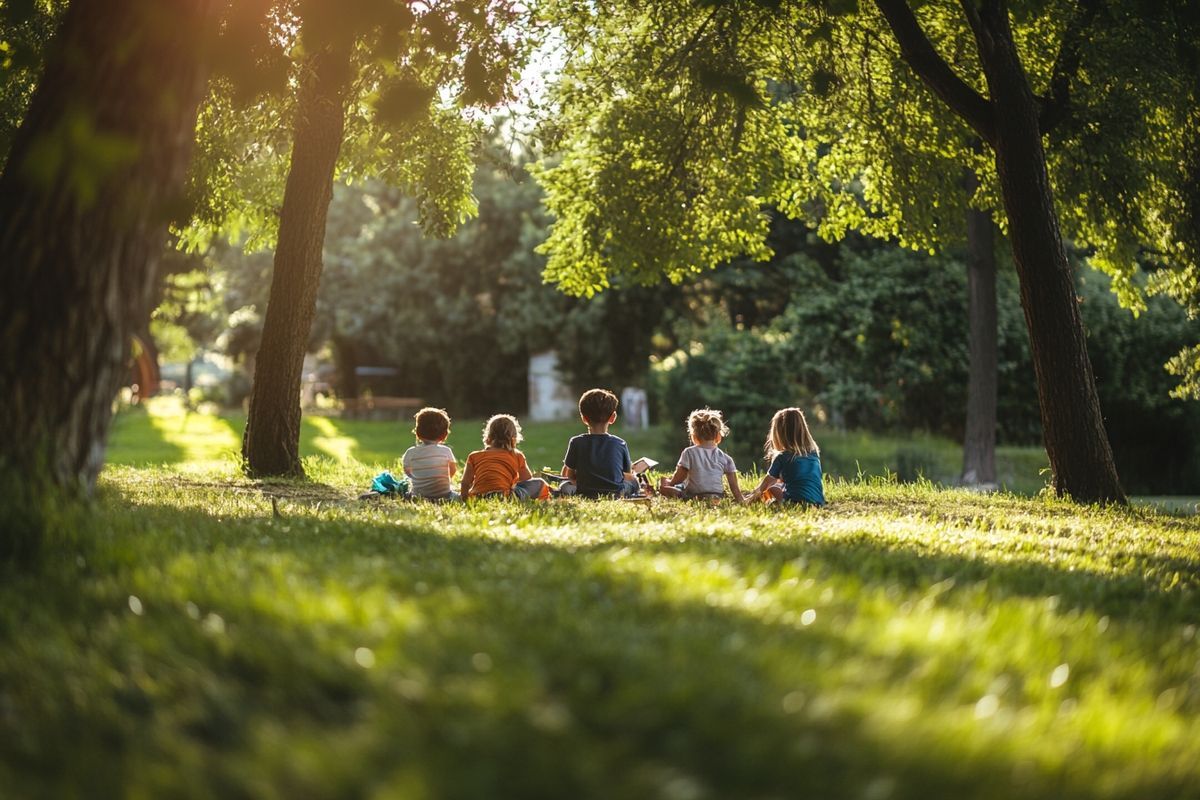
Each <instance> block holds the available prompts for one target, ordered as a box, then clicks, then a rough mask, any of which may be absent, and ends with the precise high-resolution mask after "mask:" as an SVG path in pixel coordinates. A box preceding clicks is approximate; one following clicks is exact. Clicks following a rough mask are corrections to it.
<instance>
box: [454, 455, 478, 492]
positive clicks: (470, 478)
mask: <svg viewBox="0 0 1200 800" xmlns="http://www.w3.org/2000/svg"><path fill="white" fill-rule="evenodd" d="M473 483H475V470H474V469H473V468H472V467H471V462H470V461H468V462H467V465H466V466H465V467H463V476H462V486H460V487H459V489H458V493H459V494H461V495H462V496H463V497H466V496H467V495H468V494H470V493H471V485H472V484H473Z"/></svg>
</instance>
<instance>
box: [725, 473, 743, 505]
mask: <svg viewBox="0 0 1200 800" xmlns="http://www.w3.org/2000/svg"><path fill="white" fill-rule="evenodd" d="M725 480H726V481H728V483H729V491H730V492H731V493H732V494H733V499H734V500H736V501H737V502H739V503H744V502H746V498H745V497H743V496H742V487H740V486H738V477H737V473H736V472H726V473H725Z"/></svg>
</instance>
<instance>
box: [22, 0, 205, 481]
mask: <svg viewBox="0 0 1200 800" xmlns="http://www.w3.org/2000/svg"><path fill="white" fill-rule="evenodd" d="M210 7H211V3H210V2H209V0H172V2H170V3H146V2H138V0H74V1H73V2H72V3H71V5H70V8H69V10H68V11H67V13H66V16H65V18H64V20H63V24H62V27H61V29H60V31H59V35H58V37H57V39H56V40H55V43H54V45H53V47H52V50H51V53H50V55H49V57H48V59H47V62H46V69H45V72H44V74H43V76H42V79H41V81H40V83H39V84H38V88H37V91H36V92H35V94H34V97H33V99H32V102H31V103H30V106H29V110H28V113H27V114H26V117H25V119H24V121H23V123H22V125H21V128H20V130H19V131H18V133H17V135H16V137H15V139H14V141H13V146H12V149H11V151H10V153H9V158H8V162H7V164H6V165H5V168H4V173H3V175H2V176H0V387H3V388H2V389H0V467H2V468H4V469H6V470H9V471H11V472H12V473H14V474H16V475H19V476H20V479H21V480H22V481H24V482H25V483H26V484H29V485H32V484H33V483H35V482H37V481H38V480H39V478H38V476H39V475H40V476H42V477H44V478H46V479H48V480H49V481H50V482H51V483H53V484H57V485H58V486H61V487H66V488H67V489H68V490H70V491H72V492H77V493H82V494H85V495H86V494H87V493H89V492H90V491H91V489H92V487H93V486H94V484H95V480H96V476H97V474H98V473H99V471H100V468H101V466H102V465H103V462H104V450H105V445H106V442H107V438H108V430H109V424H110V421H111V418H112V401H113V397H114V396H115V395H116V392H117V390H118V388H119V387H120V386H121V384H122V382H123V380H124V379H125V377H126V376H127V375H128V369H129V363H130V352H131V351H130V342H131V336H132V334H133V333H134V331H136V330H138V329H139V328H141V327H143V326H144V324H145V322H146V320H147V318H148V316H149V313H150V311H151V308H150V304H151V302H152V300H153V298H154V297H155V296H156V295H155V291H154V290H155V284H156V279H157V270H156V265H155V262H156V260H157V256H158V254H159V253H160V252H161V251H162V248H163V246H164V242H165V236H166V232H167V223H168V222H169V221H170V219H171V216H172V214H173V213H174V212H175V211H177V210H178V209H179V208H180V207H181V205H180V202H179V201H180V199H181V190H182V187H183V183H184V177H185V174H186V170H187V165H188V161H189V158H190V153H191V146H192V141H193V140H194V138H195V127H196V111H197V108H198V106H199V103H200V99H201V97H202V96H203V92H204V86H205V79H206V73H205V69H204V67H205V61H206V59H205V58H204V57H203V50H202V47H203V45H204V39H205V38H206V34H205V32H206V31H207V30H208V26H209V24H210V21H211V17H212V15H211V11H210Z"/></svg>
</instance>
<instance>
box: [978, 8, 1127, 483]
mask: <svg viewBox="0 0 1200 800" xmlns="http://www.w3.org/2000/svg"><path fill="white" fill-rule="evenodd" d="M974 24H975V27H976V40H977V42H978V43H979V51H980V57H981V61H982V64H983V69H984V73H985V75H986V77H987V84H988V89H989V91H990V94H991V99H992V104H993V106H994V107H995V109H996V114H995V118H994V122H995V139H994V141H993V142H992V145H993V149H994V151H995V155H996V169H997V172H998V174H999V178H1000V188H1001V190H1002V193H1003V196H1004V208H1005V211H1006V213H1007V215H1008V228H1009V237H1010V239H1011V241H1012V248H1013V260H1014V262H1015V264H1016V267H1017V274H1018V276H1019V278H1020V283H1021V307H1022V308H1023V309H1024V311H1025V321H1026V324H1027V325H1028V327H1029V345H1030V349H1031V351H1032V356H1033V366H1034V372H1035V374H1036V376H1037V384H1038V401H1039V406H1040V409H1041V417H1042V436H1043V439H1044V441H1045V444H1046V453H1047V455H1048V456H1049V458H1050V466H1051V469H1052V470H1053V471H1054V488H1055V489H1056V490H1057V492H1058V493H1059V494H1060V495H1061V494H1069V495H1070V496H1071V497H1072V498H1074V499H1075V500H1078V501H1080V502H1121V503H1123V502H1125V492H1124V490H1123V489H1122V488H1121V483H1120V481H1119V480H1118V478H1117V468H1116V464H1115V463H1114V461H1113V456H1112V448H1111V447H1110V445H1109V442H1108V434H1107V432H1106V431H1105V429H1104V419H1103V416H1102V415H1101V413H1100V400H1099V398H1098V397H1097V394H1096V379H1095V377H1094V375H1093V373H1092V362H1091V359H1090V358H1089V357H1088V352H1087V342H1086V339H1085V337H1084V332H1083V322H1082V320H1081V318H1080V316H1079V306H1078V301H1077V299H1076V295H1075V278H1074V274H1073V273H1072V270H1071V265H1070V263H1069V262H1068V261H1067V251H1066V248H1065V247H1064V245H1063V240H1062V233H1061V231H1060V229H1059V226H1058V214H1057V212H1056V211H1055V209H1054V198H1053V194H1052V192H1051V189H1050V179H1049V176H1048V174H1047V171H1046V154H1045V151H1044V150H1043V148H1042V132H1041V128H1040V124H1039V121H1038V114H1039V106H1038V103H1037V101H1036V100H1035V98H1034V96H1033V92H1032V90H1031V89H1030V88H1029V82H1028V80H1027V79H1026V77H1025V70H1024V67H1022V65H1021V61H1020V56H1019V55H1018V53H1017V48H1016V44H1015V43H1014V41H1013V36H1012V29H1011V27H1010V24H1009V19H1008V9H1007V7H1006V5H1005V3H1003V2H1001V1H1000V0H990V2H984V3H982V4H981V7H980V9H979V11H978V17H977V19H976V20H974Z"/></svg>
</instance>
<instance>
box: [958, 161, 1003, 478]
mask: <svg viewBox="0 0 1200 800" xmlns="http://www.w3.org/2000/svg"><path fill="white" fill-rule="evenodd" d="M978 183H979V182H978V179H977V178H976V177H975V173H974V172H968V173H967V177H966V187H967V194H968V196H969V195H971V194H974V192H975V189H976V187H977V186H978ZM966 214H967V320H968V322H967V324H968V328H969V336H968V342H969V353H970V356H969V357H970V361H969V364H968V371H967V422H966V430H965V433H964V435H963V472H962V482H963V483H964V484H967V485H969V486H975V485H979V484H988V483H993V484H994V483H995V482H996V370H997V355H996V329H997V317H996V225H995V223H994V222H992V215H991V214H989V213H988V212H986V211H977V210H975V209H973V208H968V209H967V210H966Z"/></svg>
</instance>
